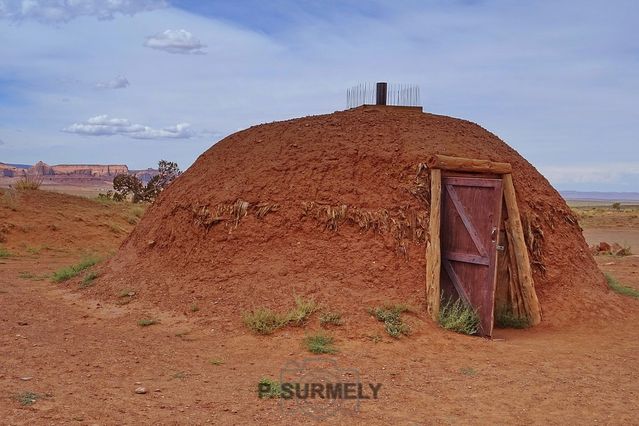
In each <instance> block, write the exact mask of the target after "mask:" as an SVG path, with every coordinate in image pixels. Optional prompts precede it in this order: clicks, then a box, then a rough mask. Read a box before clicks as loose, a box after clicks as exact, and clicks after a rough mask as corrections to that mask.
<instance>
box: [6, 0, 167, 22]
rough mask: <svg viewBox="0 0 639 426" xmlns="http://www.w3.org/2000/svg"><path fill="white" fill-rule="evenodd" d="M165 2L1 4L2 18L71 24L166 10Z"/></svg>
mask: <svg viewBox="0 0 639 426" xmlns="http://www.w3.org/2000/svg"><path fill="white" fill-rule="evenodd" d="M166 6H167V3H166V1H165V0H0V18H6V19H12V20H16V21H20V20H27V19H33V20H36V21H40V22H44V23H55V22H67V21H70V20H71V19H74V18H77V17H79V16H95V17H97V18H98V19H113V17H114V16H116V15H117V14H122V15H134V14H136V13H138V12H145V11H150V10H154V9H158V8H162V7H166Z"/></svg>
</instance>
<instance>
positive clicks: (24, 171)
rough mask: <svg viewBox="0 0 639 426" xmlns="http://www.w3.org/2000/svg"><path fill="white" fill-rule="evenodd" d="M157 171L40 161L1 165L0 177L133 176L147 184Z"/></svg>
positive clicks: (108, 179) (116, 165) (54, 178)
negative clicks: (50, 163) (53, 163)
mask: <svg viewBox="0 0 639 426" xmlns="http://www.w3.org/2000/svg"><path fill="white" fill-rule="evenodd" d="M157 173H158V171H157V170H155V169H146V170H130V169H129V167H128V166H127V165H126V164H57V165H53V166H50V165H48V164H47V163H45V162H43V161H38V162H37V163H36V164H34V165H33V166H25V165H20V164H6V163H0V176H4V177H21V176H24V175H41V176H45V177H47V178H51V180H59V179H62V180H65V179H69V180H73V179H88V180H93V179H95V180H100V181H113V178H115V177H116V176H117V175H120V174H132V175H135V176H137V177H138V178H139V179H140V180H142V181H144V182H147V181H148V180H150V179H151V178H152V177H153V176H155V175H157Z"/></svg>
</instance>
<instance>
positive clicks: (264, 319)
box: [243, 308, 287, 334]
mask: <svg viewBox="0 0 639 426" xmlns="http://www.w3.org/2000/svg"><path fill="white" fill-rule="evenodd" d="M243 319H244V324H245V325H246V326H247V327H248V328H249V329H251V330H252V331H254V332H255V333H257V334H271V333H272V332H274V331H275V330H277V329H278V328H280V327H282V326H283V325H285V324H286V323H287V319H286V317H285V316H283V315H282V314H278V313H277V312H273V311H271V310H270V309H268V308H257V309H255V310H254V311H251V312H247V313H246V314H244V318H243Z"/></svg>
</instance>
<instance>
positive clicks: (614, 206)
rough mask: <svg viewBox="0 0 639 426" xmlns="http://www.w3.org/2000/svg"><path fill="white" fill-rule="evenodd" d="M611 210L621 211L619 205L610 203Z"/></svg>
mask: <svg viewBox="0 0 639 426" xmlns="http://www.w3.org/2000/svg"><path fill="white" fill-rule="evenodd" d="M612 209H613V210H617V211H619V210H621V203H612Z"/></svg>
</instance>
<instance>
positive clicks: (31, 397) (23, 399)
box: [16, 392, 42, 406]
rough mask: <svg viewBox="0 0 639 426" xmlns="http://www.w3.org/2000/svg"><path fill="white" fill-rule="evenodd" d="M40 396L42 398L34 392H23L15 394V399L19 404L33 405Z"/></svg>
mask: <svg viewBox="0 0 639 426" xmlns="http://www.w3.org/2000/svg"><path fill="white" fill-rule="evenodd" d="M40 398H42V396H41V395H39V394H37V393H35V392H23V393H21V394H20V395H18V396H16V399H17V400H18V402H19V403H20V405H24V406H27V405H33V404H35V403H36V401H37V400H39V399H40Z"/></svg>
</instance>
